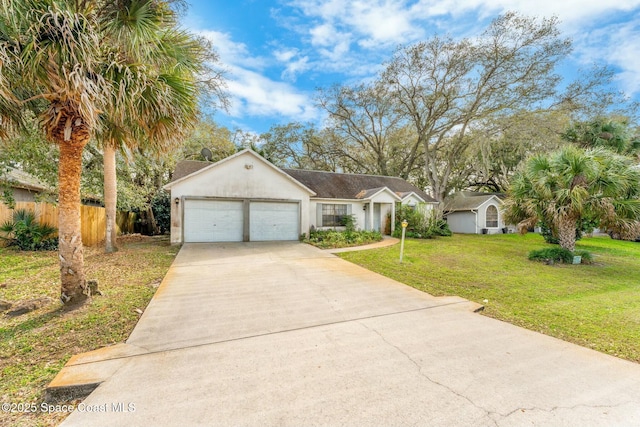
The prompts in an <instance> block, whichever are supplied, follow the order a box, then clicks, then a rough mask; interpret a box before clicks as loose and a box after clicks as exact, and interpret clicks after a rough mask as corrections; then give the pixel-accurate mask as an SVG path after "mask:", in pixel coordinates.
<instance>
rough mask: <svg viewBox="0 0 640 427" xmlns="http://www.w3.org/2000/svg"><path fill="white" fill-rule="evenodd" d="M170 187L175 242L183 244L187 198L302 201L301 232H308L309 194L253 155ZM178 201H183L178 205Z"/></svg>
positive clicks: (172, 228) (233, 158)
mask: <svg viewBox="0 0 640 427" xmlns="http://www.w3.org/2000/svg"><path fill="white" fill-rule="evenodd" d="M169 186H170V191H171V242H172V243H181V242H182V218H183V212H182V209H183V206H184V198H223V199H252V200H292V201H299V202H300V233H308V231H309V225H310V224H309V216H308V215H307V212H309V196H310V194H309V192H308V191H307V190H305V188H304V187H301V186H300V185H299V184H297V183H296V182H295V181H294V180H293V179H291V178H290V177H288V175H286V174H284V173H283V172H280V171H279V170H277V169H276V168H274V167H273V166H271V165H269V164H267V163H266V162H265V161H263V160H261V159H259V158H256V155H255V154H252V153H251V152H244V153H242V154H240V155H238V156H236V157H232V158H229V159H227V160H223V161H222V162H219V163H217V164H214V165H213V166H211V167H209V168H206V169H203V170H201V171H199V172H198V173H196V174H193V175H191V176H189V177H186V178H185V179H183V180H179V181H176V182H175V183H172V184H169ZM176 199H179V200H180V201H179V203H178V204H176V203H175V200H176Z"/></svg>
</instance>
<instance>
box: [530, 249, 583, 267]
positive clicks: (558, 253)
mask: <svg viewBox="0 0 640 427" xmlns="http://www.w3.org/2000/svg"><path fill="white" fill-rule="evenodd" d="M529 259H530V260H531V261H540V262H549V261H553V262H561V263H564V264H571V263H573V253H572V252H571V251H570V250H567V249H564V248H561V247H552V248H544V249H540V250H537V251H531V252H529Z"/></svg>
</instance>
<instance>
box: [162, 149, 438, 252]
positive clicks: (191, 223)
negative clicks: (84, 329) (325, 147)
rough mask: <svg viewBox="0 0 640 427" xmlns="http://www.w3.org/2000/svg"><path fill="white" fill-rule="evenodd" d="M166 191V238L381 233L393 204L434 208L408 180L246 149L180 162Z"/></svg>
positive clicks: (289, 237)
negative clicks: (285, 160)
mask: <svg viewBox="0 0 640 427" xmlns="http://www.w3.org/2000/svg"><path fill="white" fill-rule="evenodd" d="M164 188H165V189H166V190H169V191H170V192H171V242H172V243H182V242H243V241H245V242H248V241H272V240H298V239H299V238H300V235H302V234H307V233H309V231H310V230H311V229H314V228H315V229H324V228H336V227H340V226H341V225H342V219H343V218H344V216H345V215H353V216H354V218H355V223H356V228H358V229H362V230H378V231H384V230H385V224H386V222H387V218H389V221H390V228H391V229H393V226H394V222H395V207H396V203H402V204H407V205H410V206H416V205H417V204H422V203H424V204H427V205H428V206H437V204H438V202H437V201H435V200H434V199H433V198H431V197H430V196H429V195H427V194H426V193H425V192H424V191H422V190H420V189H419V188H417V187H415V186H413V185H412V184H410V183H408V182H407V181H405V180H403V179H401V178H396V177H388V176H376V175H361V174H344V173H334V172H321V171H308V170H296V169H280V168H278V167H276V166H275V165H273V164H271V163H270V162H268V161H267V160H265V159H264V158H263V157H261V156H260V155H259V154H257V153H255V152H254V151H252V150H250V149H245V150H243V151H240V152H238V153H236V154H234V155H232V156H230V157H227V158H226V159H223V160H221V161H219V162H217V163H210V162H200V161H192V160H191V161H182V162H180V163H179V164H178V165H176V169H175V171H174V174H173V177H172V181H171V182H170V183H169V184H167V185H165V187H164Z"/></svg>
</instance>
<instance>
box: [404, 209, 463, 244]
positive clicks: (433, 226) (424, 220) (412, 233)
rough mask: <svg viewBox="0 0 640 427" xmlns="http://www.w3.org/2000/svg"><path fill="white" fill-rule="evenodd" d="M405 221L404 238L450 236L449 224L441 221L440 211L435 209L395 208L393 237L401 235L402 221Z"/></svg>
mask: <svg viewBox="0 0 640 427" xmlns="http://www.w3.org/2000/svg"><path fill="white" fill-rule="evenodd" d="M403 220H406V221H407V223H408V225H407V231H406V232H405V236H406V237H413V238H416V239H433V238H434V237H437V236H451V234H452V233H451V230H450V229H449V224H447V222H446V221H445V220H444V219H442V216H441V213H440V211H438V210H436V209H431V210H427V209H426V207H425V206H424V205H418V206H417V207H415V208H412V207H410V206H406V205H397V206H396V225H395V230H394V231H393V237H400V236H401V235H402V221H403Z"/></svg>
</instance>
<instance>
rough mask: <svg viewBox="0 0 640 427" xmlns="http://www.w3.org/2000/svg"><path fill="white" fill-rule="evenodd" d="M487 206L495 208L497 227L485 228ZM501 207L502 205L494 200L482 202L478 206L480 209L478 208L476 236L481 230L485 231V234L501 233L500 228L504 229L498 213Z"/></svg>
mask: <svg viewBox="0 0 640 427" xmlns="http://www.w3.org/2000/svg"><path fill="white" fill-rule="evenodd" d="M489 206H495V207H496V209H497V210H498V226H497V227H487V226H486V225H487V208H488V207H489ZM501 207H502V204H501V203H500V202H498V201H497V200H496V199H494V198H492V199H489V200H487V201H486V202H484V203H483V204H482V205H480V207H479V208H478V224H477V229H476V233H477V234H480V233H482V229H483V228H486V229H487V234H499V233H502V228H503V227H504V221H503V220H502V212H501V211H500V208H501Z"/></svg>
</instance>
